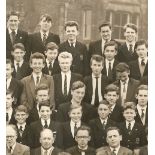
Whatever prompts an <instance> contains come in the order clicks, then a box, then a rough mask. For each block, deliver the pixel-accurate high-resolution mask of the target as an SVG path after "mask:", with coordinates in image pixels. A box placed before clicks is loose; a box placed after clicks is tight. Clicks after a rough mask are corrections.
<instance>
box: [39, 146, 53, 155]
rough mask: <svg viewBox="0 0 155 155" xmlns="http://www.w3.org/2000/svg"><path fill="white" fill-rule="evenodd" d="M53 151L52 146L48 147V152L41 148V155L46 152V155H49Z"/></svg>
mask: <svg viewBox="0 0 155 155" xmlns="http://www.w3.org/2000/svg"><path fill="white" fill-rule="evenodd" d="M53 150H54V147H53V146H52V147H50V148H49V149H48V150H45V149H44V148H43V147H41V155H44V154H45V152H46V151H47V155H51V154H52V152H53Z"/></svg>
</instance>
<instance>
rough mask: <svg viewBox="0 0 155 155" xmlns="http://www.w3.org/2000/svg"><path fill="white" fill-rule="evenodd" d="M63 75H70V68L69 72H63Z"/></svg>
mask: <svg viewBox="0 0 155 155" xmlns="http://www.w3.org/2000/svg"><path fill="white" fill-rule="evenodd" d="M61 75H62V76H65V75H67V76H69V75H71V71H70V70H69V71H68V72H67V73H64V72H61Z"/></svg>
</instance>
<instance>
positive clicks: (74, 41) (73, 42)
mask: <svg viewBox="0 0 155 155" xmlns="http://www.w3.org/2000/svg"><path fill="white" fill-rule="evenodd" d="M68 43H69V45H70V46H71V44H73V46H74V47H75V45H76V40H73V41H72V42H71V41H70V40H68Z"/></svg>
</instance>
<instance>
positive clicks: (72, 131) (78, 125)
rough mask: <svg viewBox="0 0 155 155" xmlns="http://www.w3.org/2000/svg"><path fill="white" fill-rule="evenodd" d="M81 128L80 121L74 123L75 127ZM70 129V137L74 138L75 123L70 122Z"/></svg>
mask: <svg viewBox="0 0 155 155" xmlns="http://www.w3.org/2000/svg"><path fill="white" fill-rule="evenodd" d="M80 126H81V121H79V122H77V123H76V127H77V128H78V127H80ZM70 127H71V133H72V136H73V137H74V127H75V122H73V121H72V120H71V121H70Z"/></svg>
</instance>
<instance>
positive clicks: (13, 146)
mask: <svg viewBox="0 0 155 155" xmlns="http://www.w3.org/2000/svg"><path fill="white" fill-rule="evenodd" d="M11 147H12V149H11V154H12V153H13V150H14V149H15V147H16V142H15V143H14V144H13V145H12V146H11ZM8 149H10V147H9V146H8Z"/></svg>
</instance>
